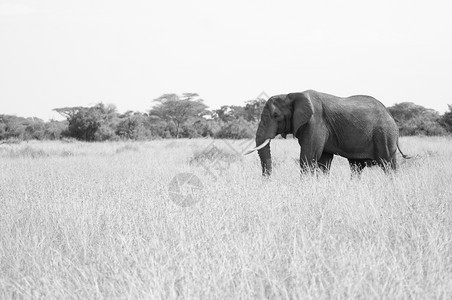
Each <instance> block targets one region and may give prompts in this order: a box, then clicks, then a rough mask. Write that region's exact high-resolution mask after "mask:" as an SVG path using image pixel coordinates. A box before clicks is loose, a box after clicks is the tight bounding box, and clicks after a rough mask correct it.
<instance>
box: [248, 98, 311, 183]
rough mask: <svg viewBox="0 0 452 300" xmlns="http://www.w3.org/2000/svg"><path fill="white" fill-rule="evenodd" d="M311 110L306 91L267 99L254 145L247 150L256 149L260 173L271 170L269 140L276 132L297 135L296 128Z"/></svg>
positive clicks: (266, 174) (282, 134)
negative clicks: (260, 167) (260, 168)
mask: <svg viewBox="0 0 452 300" xmlns="http://www.w3.org/2000/svg"><path fill="white" fill-rule="evenodd" d="M313 112H314V108H313V105H312V102H311V100H310V97H309V95H308V94H307V93H292V94H287V95H277V96H273V97H271V98H270V99H268V101H267V103H266V104H265V107H264V109H263V111H262V115H261V121H260V123H259V127H258V129H257V132H256V147H255V148H253V149H251V150H249V151H248V152H247V153H251V152H253V151H256V150H258V153H259V157H260V159H261V165H262V175H264V176H268V175H270V174H271V172H272V159H271V154H270V140H271V139H273V138H275V136H277V135H278V134H281V136H282V137H284V138H285V137H286V135H287V134H289V133H292V134H294V135H295V136H297V132H298V130H299V129H300V128H301V127H302V126H303V125H305V124H306V123H307V122H308V121H309V120H310V119H311V116H312V114H313Z"/></svg>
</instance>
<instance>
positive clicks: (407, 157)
mask: <svg viewBox="0 0 452 300" xmlns="http://www.w3.org/2000/svg"><path fill="white" fill-rule="evenodd" d="M397 149H399V152H400V154H402V157H403V158H405V159H410V158H411V156H408V155H406V154H403V152H402V150H400V147H399V142H397Z"/></svg>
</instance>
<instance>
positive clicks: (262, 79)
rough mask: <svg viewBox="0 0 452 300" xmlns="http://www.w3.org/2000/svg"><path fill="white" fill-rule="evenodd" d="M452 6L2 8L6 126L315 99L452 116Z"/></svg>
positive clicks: (35, 4) (95, 4)
mask: <svg viewBox="0 0 452 300" xmlns="http://www.w3.org/2000/svg"><path fill="white" fill-rule="evenodd" d="M451 15H452V1H450V0H445V1H435V0H430V1H412V0H402V1H400V0H398V1H396V0H379V1H363V0H360V1H345V0H342V1H285V0H279V1H272V2H270V1H257V0H256V1H244V0H242V1H238V0H232V1H224V2H221V3H220V2H218V3H217V2H215V1H207V0H206V1H204V0H196V1H119V0H104V1H98V0H96V1H95V0H77V1H62V0H39V1H37V0H34V1H32V0H14V1H12V0H0V114H1V113H3V114H16V115H19V116H37V117H40V118H43V119H45V120H47V119H49V118H51V117H57V116H58V114H56V113H54V112H52V111H51V110H52V109H53V108H56V107H64V106H89V105H93V104H95V103H97V102H101V101H102V102H104V103H113V104H116V105H117V107H118V109H119V111H120V112H124V111H126V110H129V109H130V110H139V111H146V110H148V109H149V108H150V107H151V104H152V100H153V99H155V98H157V97H158V96H160V95H161V94H163V93H171V92H174V93H183V92H197V93H199V94H200V95H201V97H202V98H203V99H205V102H206V104H207V105H209V106H210V108H217V107H219V106H221V105H226V104H228V105H231V104H235V105H243V103H244V101H245V100H249V99H254V98H255V97H257V96H258V95H259V94H260V93H261V92H262V91H265V92H266V93H267V94H269V95H273V94H280V93H288V92H294V91H304V90H307V89H315V90H318V91H322V92H326V93H330V94H335V95H337V96H350V95H354V94H366V95H371V96H374V97H376V98H377V99H379V100H380V101H382V102H383V103H384V104H386V105H392V104H394V103H396V102H403V101H412V102H415V103H417V104H420V105H423V106H425V107H428V108H434V109H436V110H438V111H440V112H444V111H445V110H446V109H447V104H448V103H449V104H452V96H451V89H450V88H451V80H452V74H451V73H452V54H451V53H452V17H451Z"/></svg>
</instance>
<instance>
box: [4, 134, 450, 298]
mask: <svg viewBox="0 0 452 300" xmlns="http://www.w3.org/2000/svg"><path fill="white" fill-rule="evenodd" d="M212 143H213V144H212ZM246 146H247V143H246V142H244V141H241V142H233V141H222V140H216V141H212V140H164V141H153V142H137V143H126V142H117V143H93V144H87V143H79V142H72V143H63V142H42V143H40V142H29V143H21V144H12V145H1V146H0V229H1V236H0V298H2V299H5V298H12V297H22V296H24V297H25V298H30V297H33V298H35V297H36V298H39V297H43V298H157V299H158V298H161V299H166V298H179V297H180V298H203V299H205V298H207V299H211V298H215V299H237V298H302V299H309V298H312V299H318V298H361V299H363V298H365V299H368V298H378V299H380V298H390V299H394V298H440V299H451V298H452V139H450V138H427V137H413V138H402V139H401V140H400V146H401V148H402V150H403V151H404V152H406V153H408V154H410V155H413V156H415V158H413V159H410V160H404V159H402V158H399V171H398V173H397V174H395V175H390V176H387V175H385V174H384V173H383V172H382V171H381V170H380V169H378V168H374V169H366V170H365V171H364V172H363V174H362V176H361V178H354V179H351V176H350V171H349V168H348V164H347V162H346V160H344V159H342V158H339V157H335V159H334V160H333V167H332V171H331V174H330V175H329V176H324V175H319V176H300V173H299V170H298V169H297V164H296V158H297V157H298V152H299V147H298V144H297V142H296V140H293V139H290V140H274V141H272V153H273V158H274V174H273V176H272V178H271V179H270V180H265V179H263V178H262V177H261V175H260V164H259V160H258V156H257V154H255V153H254V154H251V155H249V156H245V157H243V156H239V155H237V154H236V152H235V151H237V152H240V151H241V150H243V149H244V148H246ZM212 149H214V150H212ZM179 173H191V174H193V175H194V176H196V177H194V178H197V179H199V182H200V184H202V186H198V188H194V189H190V188H189V187H188V188H187V187H184V188H183V189H182V195H183V196H184V195H186V193H192V190H193V199H194V200H195V201H197V202H196V203H193V205H191V206H187V207H184V206H180V205H178V204H177V203H178V202H177V201H176V202H175V200H174V199H175V198H174V196H175V195H174V194H175V193H174V191H175V190H174V189H173V188H174V187H173V186H171V184H170V183H171V182H172V179H173V178H174V177H175V176H176V175H177V174H179ZM176 194H177V193H176ZM176 196H177V195H176ZM176 198H177V197H176ZM179 200H180V199H179Z"/></svg>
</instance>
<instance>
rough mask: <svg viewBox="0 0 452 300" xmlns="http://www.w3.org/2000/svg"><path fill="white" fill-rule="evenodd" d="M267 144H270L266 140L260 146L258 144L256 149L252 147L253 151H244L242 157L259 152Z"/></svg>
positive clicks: (268, 140)
mask: <svg viewBox="0 0 452 300" xmlns="http://www.w3.org/2000/svg"><path fill="white" fill-rule="evenodd" d="M268 143H270V139H266V140H265V141H264V142H263V143H262V144H260V145H259V146H257V147H254V148H253V149H250V150H248V151H246V152H245V154H243V155H248V154H250V153H253V152H254V151H257V150H260V149H262V148H264V147H265V146H267V144H268Z"/></svg>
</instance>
